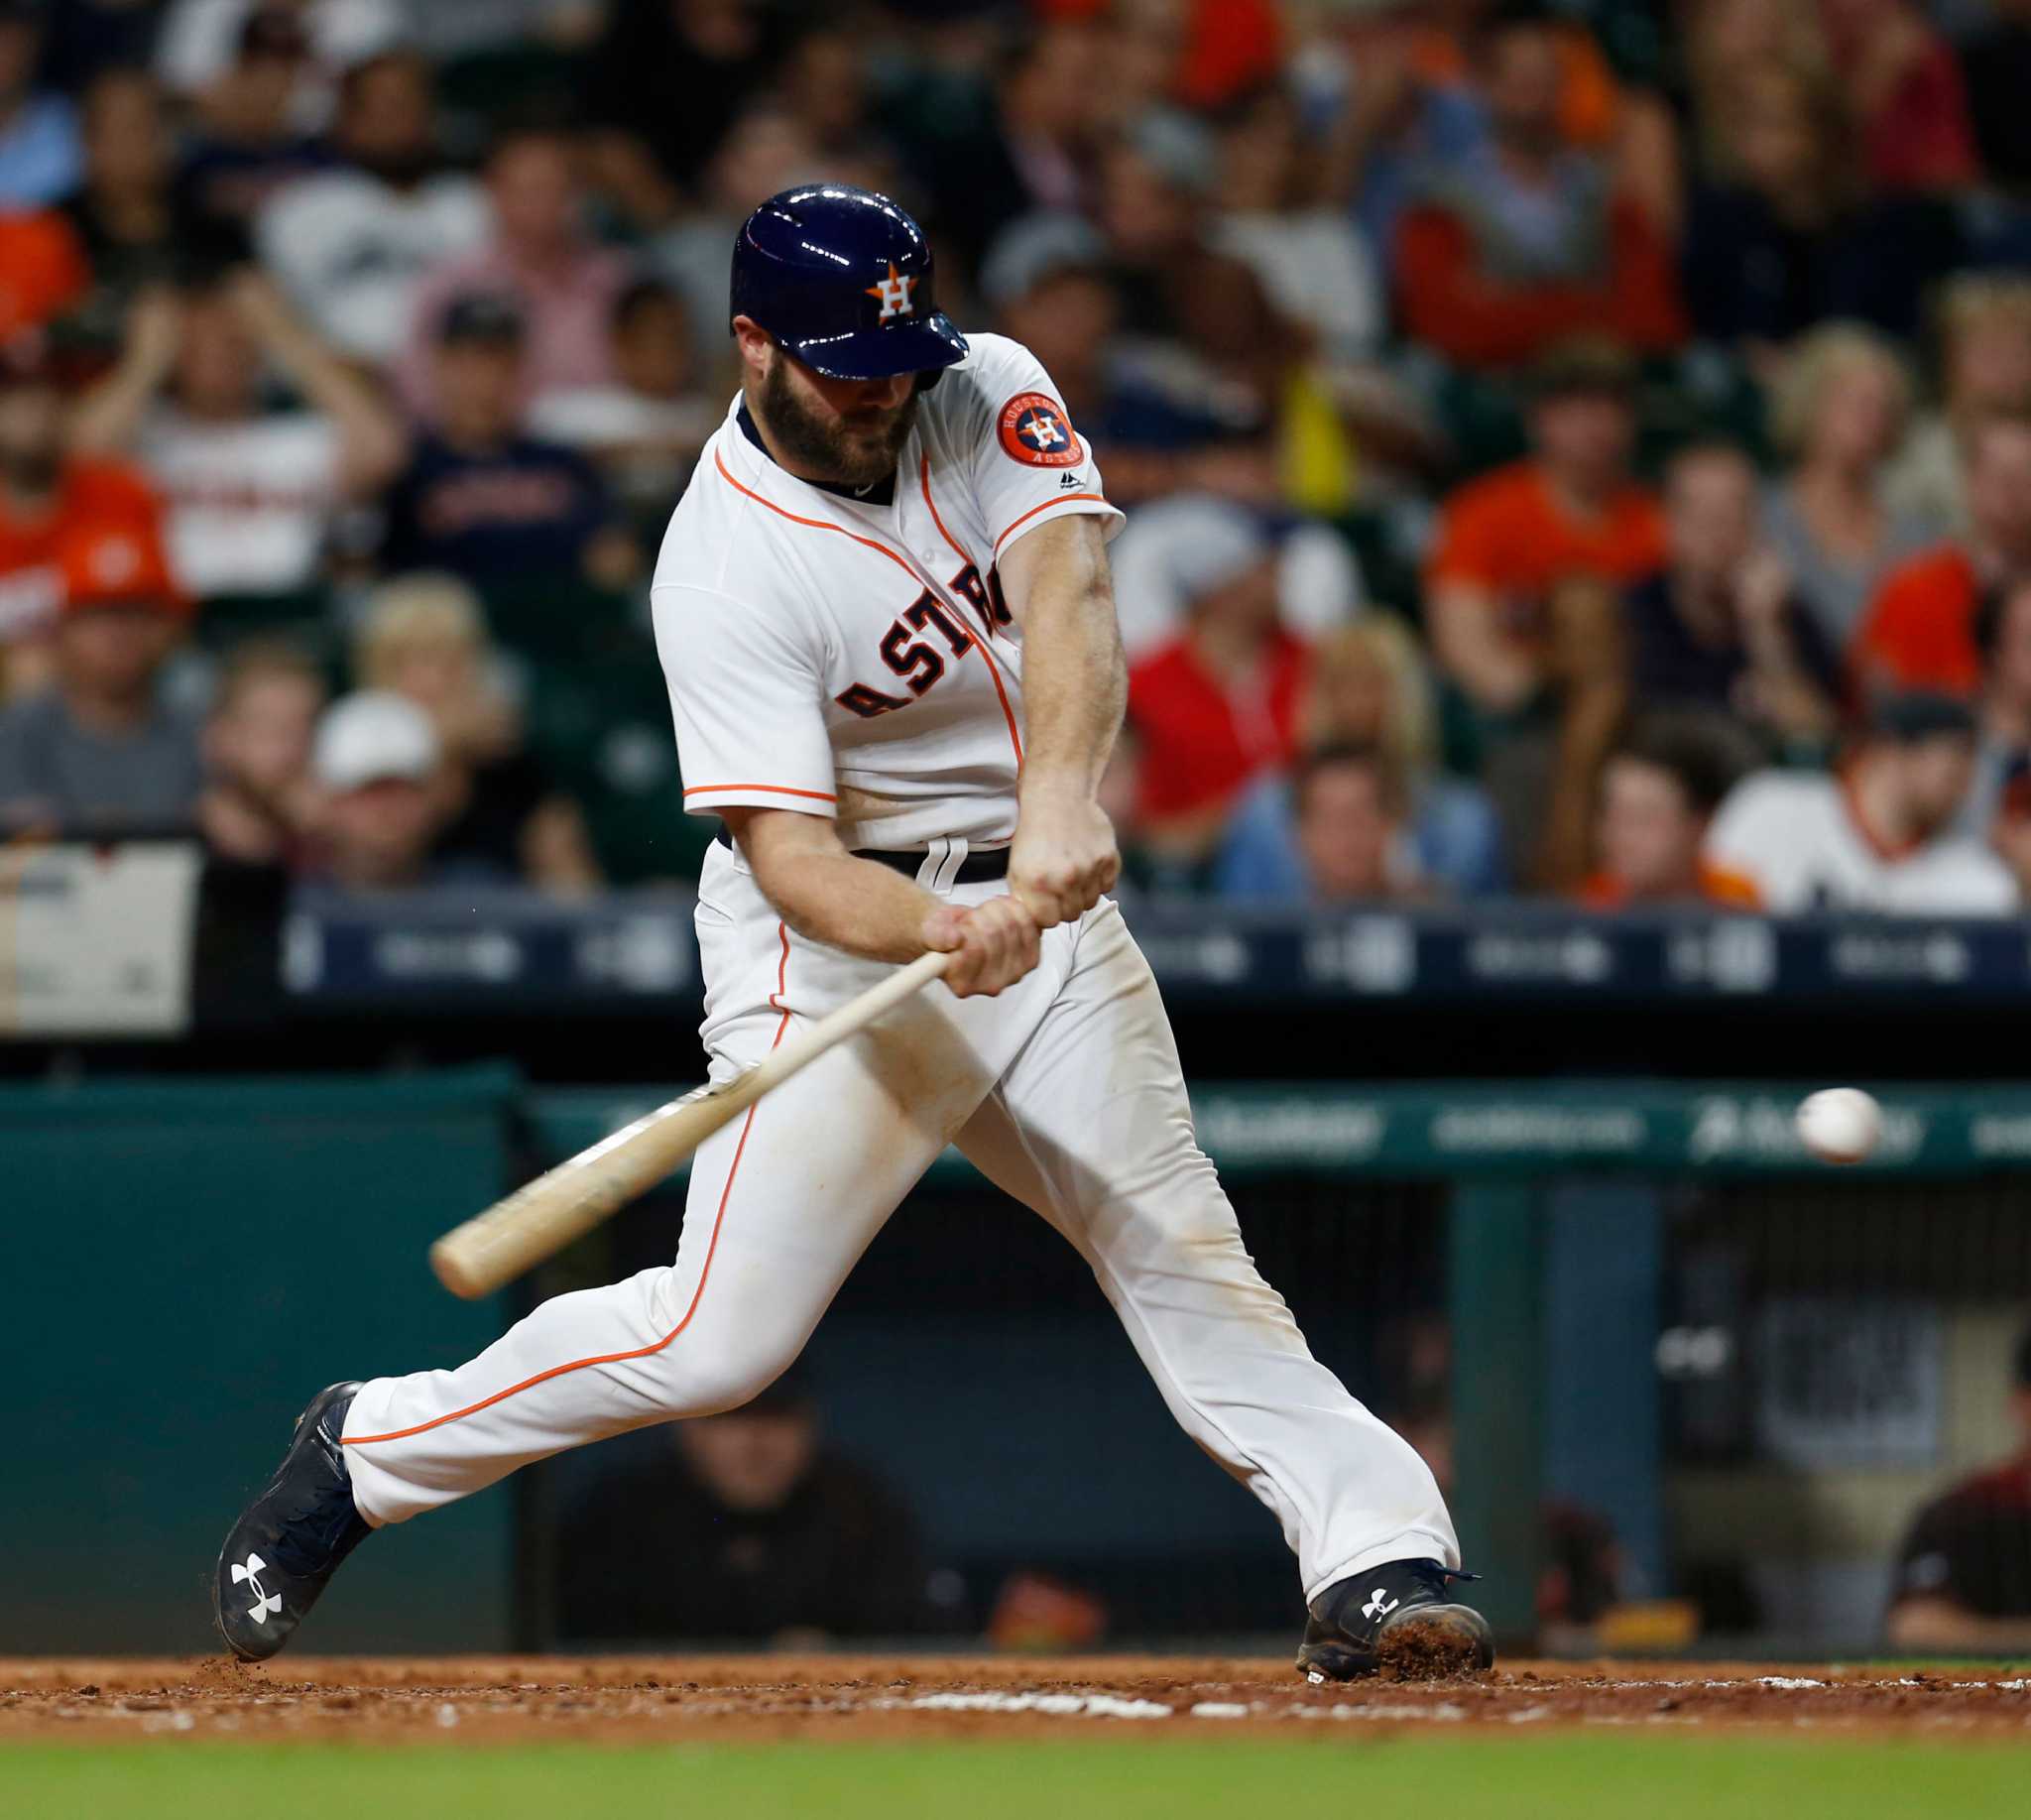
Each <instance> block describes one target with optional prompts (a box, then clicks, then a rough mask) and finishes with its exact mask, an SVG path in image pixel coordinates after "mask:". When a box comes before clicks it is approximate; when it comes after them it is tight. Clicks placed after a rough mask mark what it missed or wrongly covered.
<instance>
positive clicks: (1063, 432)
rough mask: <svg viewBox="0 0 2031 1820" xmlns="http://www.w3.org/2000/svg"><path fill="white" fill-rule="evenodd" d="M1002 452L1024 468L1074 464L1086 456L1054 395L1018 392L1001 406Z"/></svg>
mask: <svg viewBox="0 0 2031 1820" xmlns="http://www.w3.org/2000/svg"><path fill="white" fill-rule="evenodd" d="M1001 431H1002V448H1003V451H1004V452H1005V453H1006V454H1008V455H1010V456H1011V457H1013V458H1014V459H1015V460H1016V461H1020V462H1021V463H1022V464H1023V465H1024V466H1026V467H1076V466H1077V465H1078V464H1079V463H1080V462H1082V461H1084V460H1085V459H1086V451H1085V450H1084V449H1083V448H1081V447H1080V446H1079V438H1078V437H1077V436H1076V435H1075V434H1073V432H1072V420H1071V419H1070V418H1068V417H1067V416H1066V415H1065V408H1064V406H1062V405H1061V404H1059V403H1058V401H1057V400H1056V399H1054V398H1050V397H1047V396H1046V395H1045V394H1043V393H1041V392H1020V393H1017V394H1016V397H1014V398H1012V399H1011V400H1010V401H1009V402H1008V403H1007V404H1006V405H1004V406H1003V407H1002V423H1001Z"/></svg>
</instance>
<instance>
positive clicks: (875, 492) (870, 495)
mask: <svg viewBox="0 0 2031 1820" xmlns="http://www.w3.org/2000/svg"><path fill="white" fill-rule="evenodd" d="M735 421H736V422H737V423H739V425H740V426H741V434H742V435H744V436H746V437H747V438H748V440H749V441H750V442H752V443H754V445H755V446H756V447H757V448H759V449H760V450H761V451H762V453H763V454H764V455H765V456H767V457H768V459H769V460H770V461H772V462H776V457H775V456H774V455H771V454H770V453H769V444H768V443H767V442H765V441H763V440H762V432H761V430H759V429H757V428H756V427H755V420H754V419H753V418H752V417H751V416H749V414H748V401H747V400H746V399H745V398H744V399H742V400H741V406H740V410H739V411H738V412H737V413H736V414H735ZM776 465H777V466H778V467H780V466H781V465H782V464H781V463H780V462H776ZM783 471H784V472H785V473H788V471H789V470H788V469H787V468H785V469H783ZM791 478H792V479H794V480H803V479H804V477H803V476H802V475H801V474H795V475H791ZM804 485H805V486H807V487H816V488H817V489H818V491H819V492H821V493H834V494H837V495H838V496H839V497H840V498H841V499H845V500H851V501H852V502H853V503H854V504H855V505H857V506H893V505H895V503H896V470H895V469H894V468H891V469H890V470H889V472H888V473H886V474H885V475H883V476H882V478H881V479H880V480H878V481H876V482H875V484H874V485H873V486H871V487H869V488H868V489H867V491H866V492H864V493H863V492H856V491H855V490H854V489H853V488H852V487H841V486H835V485H834V484H833V483H832V482H831V481H829V480H804Z"/></svg>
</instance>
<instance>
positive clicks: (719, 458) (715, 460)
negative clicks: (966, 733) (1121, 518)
mask: <svg viewBox="0 0 2031 1820" xmlns="http://www.w3.org/2000/svg"><path fill="white" fill-rule="evenodd" d="M712 465H713V466H714V467H716V468H718V469H719V477H720V479H722V480H724V481H725V482H726V484H727V485H728V486H730V487H732V488H733V490H734V491H735V492H736V493H745V494H746V495H747V496H748V497H749V498H750V499H752V500H753V501H754V502H755V503H756V505H758V506H767V507H768V508H769V510H770V511H771V512H774V513H776V514H777V516H778V517H780V518H786V519H788V520H789V522H790V523H791V524H792V525H806V526H808V527H809V528H810V529H811V530H813V531H836V532H838V533H839V535H840V536H841V537H843V538H851V539H852V540H853V541H854V542H855V543H856V544H865V545H866V546H868V548H870V549H878V550H880V551H881V552H882V554H883V555H885V556H887V557H888V558H889V560H890V561H891V562H893V563H895V564H896V567H897V568H899V569H900V570H901V571H902V572H903V573H904V574H905V575H907V576H908V577H909V578H910V580H912V581H920V582H922V583H923V584H924V586H925V587H927V588H929V589H931V590H932V592H934V593H935V592H937V589H938V584H937V583H936V582H935V581H933V580H932V579H931V578H930V576H928V575H926V574H925V573H924V572H923V571H922V570H921V569H919V568H917V567H915V566H914V565H913V564H911V563H910V562H909V561H907V560H906V559H905V558H903V557H902V556H900V555H898V554H896V551H895V550H893V549H891V548H890V547H889V546H888V545H886V544H884V543H881V542H880V541H879V540H877V539H875V538H864V537H862V536H861V535H860V533H859V532H857V531H849V530H847V528H846V527H845V526H844V525H835V524H834V523H833V522H832V521H831V520H830V519H824V518H799V517H798V516H797V515H796V514H795V513H794V512H787V511H784V510H783V508H782V507H780V506H778V505H777V503H776V502H775V501H774V500H773V499H765V498H763V496H762V495H761V494H760V493H758V492H756V491H755V489H754V488H753V487H744V486H743V485H742V484H741V483H740V482H739V481H738V480H736V479H735V478H734V477H733V474H732V472H731V471H730V470H729V469H728V467H727V464H726V457H725V456H724V455H723V454H721V453H720V451H719V450H718V449H714V450H713V451H712ZM1093 497H1094V498H1098V497H1099V495H1098V494H1095V495H1093ZM1047 503H1049V504H1051V505H1056V504H1057V501H1056V500H1051V501H1049V502H1047ZM1042 509H1043V508H1042V507H1041V506H1039V507H1038V508H1037V510H1038V511H1042ZM931 516H932V517H933V518H935V517H936V516H937V514H936V513H935V512H934V513H933V514H932V515H931ZM1025 516H1026V515H1025ZM1021 522H1022V521H1021V520H1020V519H1017V520H1016V524H1020V523H1021ZM1015 528H1016V526H1015V525H1012V526H1010V527H1009V529H1010V531H1013V530H1015ZM939 529H940V530H941V531H942V530H943V529H944V527H943V526H940V527H939ZM1003 535H1004V536H1005V537H1006V536H1007V535H1008V533H1007V532H1005V533H1004V534H1003ZM945 541H946V542H947V543H948V544H950V543H951V542H952V540H951V539H950V538H947V539H946V540H945ZM953 547H954V548H955V549H957V548H958V547H959V546H957V545H956V544H955V545H953ZM960 553H961V554H962V555H963V554H965V552H964V551H963V550H961V551H960ZM955 623H956V624H957V625H958V627H959V629H960V631H962V632H964V633H965V634H966V639H967V643H968V644H970V645H971V646H972V647H973V648H974V650H976V651H977V652H979V653H980V655H981V656H982V658H984V659H985V660H986V661H987V667H988V674H989V675H990V676H992V677H993V678H994V683H995V693H996V694H997V695H999V696H1000V697H1001V700H1002V718H1003V719H1004V720H1005V721H1007V722H1008V723H1009V744H1010V745H1011V746H1013V747H1014V748H1015V749H1016V772H1017V773H1018V774H1019V773H1020V772H1021V770H1022V735H1021V734H1020V733H1019V732H1017V731H1016V710H1015V709H1014V708H1012V707H1011V706H1010V705H1009V691H1008V689H1007V688H1005V687H1004V686H1003V684H1002V667H1001V666H1000V665H999V664H997V663H996V662H995V654H994V653H993V652H991V651H990V650H989V649H988V648H987V647H986V646H985V645H983V644H982V643H981V642H980V640H979V639H978V638H977V637H975V635H974V630H973V628H972V627H971V626H969V625H968V624H967V623H966V619H965V616H964V615H962V616H961V617H960V618H959V620H958V621H957V622H955Z"/></svg>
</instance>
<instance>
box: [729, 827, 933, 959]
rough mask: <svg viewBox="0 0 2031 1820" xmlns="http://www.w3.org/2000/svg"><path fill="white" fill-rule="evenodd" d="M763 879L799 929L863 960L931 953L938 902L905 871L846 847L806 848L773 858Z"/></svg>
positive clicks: (762, 870)
mask: <svg viewBox="0 0 2031 1820" xmlns="http://www.w3.org/2000/svg"><path fill="white" fill-rule="evenodd" d="M749 857H750V862H751V863H752V862H753V859H754V856H753V854H752V853H751V854H750V856H749ZM755 880H756V883H757V884H759V885H760V886H761V887H762V895H763V896H764V897H766V898H767V899H768V900H769V902H770V903H771V904H772V905H773V906H774V907H775V909H776V912H777V915H779V916H780V917H781V918H782V919H783V921H784V922H786V923H788V924H789V926H790V927H791V928H793V929H794V930H796V932H797V933H798V934H799V935H801V936H803V937H804V938H805V939H806V940H808V941H819V942H823V943H824V944H825V945H826V946H827V947H828V948H839V949H841V950H843V951H844V952H846V953H848V954H857V955H859V956H860V957H861V959H863V960H880V961H894V962H897V963H900V962H903V961H912V960H915V959H916V957H917V956H918V955H919V954H921V953H923V952H924V919H925V917H926V916H928V915H929V914H930V912H931V911H932V910H936V909H937V908H938V901H937V899H935V898H934V897H932V896H931V894H930V893H929V892H927V891H925V890H924V889H923V888H922V887H921V886H920V885H917V884H915V883H914V882H913V881H911V880H909V879H906V878H904V877H903V876H902V875H901V874H900V873H897V872H891V871H890V870H889V868H888V867H887V866H880V865H877V864H876V863H875V862H874V861H873V860H864V859H856V858H855V857H854V856H853V855H852V854H850V853H845V852H840V853H836V854H828V853H802V854H799V855H798V856H797V857H796V859H795V862H794V863H793V864H788V865H777V866H771V865H769V864H768V863H767V862H766V861H765V862H764V863H763V864H762V865H759V866H756V868H755Z"/></svg>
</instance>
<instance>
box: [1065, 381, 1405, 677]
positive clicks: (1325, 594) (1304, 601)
mask: <svg viewBox="0 0 2031 1820" xmlns="http://www.w3.org/2000/svg"><path fill="white" fill-rule="evenodd" d="M1052 376H1053V377H1054V378H1055V377H1056V374H1055V372H1053V375H1052ZM1081 427H1082V428H1083V427H1084V425H1081ZM1114 474H1115V470H1114V466H1113V463H1112V460H1110V464H1109V467H1108V487H1109V492H1110V494H1111V495H1112V493H1113V491H1114ZM1239 528H1246V529H1245V530H1243V529H1239ZM1238 536H1246V537H1247V538H1248V539H1250V541H1252V542H1253V540H1254V539H1255V538H1258V537H1259V538H1267V539H1268V540H1269V542H1270V544H1271V546H1272V553H1273V555H1274V557H1275V561H1276V600H1277V614H1278V617H1279V618H1280V619H1281V621H1282V623H1283V625H1284V626H1285V627H1286V628H1287V629H1288V630H1289V631H1291V632H1292V633H1294V634H1296V636H1297V637H1299V638H1301V639H1304V640H1307V641H1312V640H1316V639H1319V638H1322V637H1324V636H1325V635H1326V634H1327V633H1329V632H1331V631H1333V630H1334V629H1335V628H1336V627H1339V626H1344V625H1346V624H1347V623H1348V621H1350V620H1351V619H1353V618H1354V617H1356V615H1358V614H1359V613H1360V612H1361V611H1362V607H1363V601H1364V593H1365V590H1364V586H1363V582H1362V574H1361V566H1360V564H1359V563H1358V562H1356V560H1355V558H1354V552H1353V551H1352V550H1350V549H1349V548H1348V546H1347V544H1346V542H1345V541H1344V540H1343V539H1342V538H1340V537H1339V536H1338V535H1337V534H1336V533H1334V532H1331V531H1328V530H1327V529H1326V528H1325V527H1324V526H1322V525H1313V524H1307V523H1305V522H1303V521H1299V522H1298V523H1295V524H1291V525H1288V526H1285V527H1281V528H1272V526H1271V525H1270V523H1269V521H1267V520H1265V519H1263V518H1261V517H1260V516H1259V515H1257V514H1256V513H1254V512H1252V511H1250V510H1249V509H1248V508H1246V507H1242V506H1236V505H1234V504H1233V503H1231V502H1229V501H1227V500H1223V499H1218V498H1215V497H1214V496H1213V495H1211V494H1208V493H1178V494H1174V495H1173V496H1172V497H1170V498H1169V499H1164V500H1159V501H1157V502H1156V503H1155V504H1153V505H1149V506H1145V507H1144V508H1143V509H1142V510H1141V511H1140V512H1137V513H1136V514H1135V517H1134V518H1132V519H1131V520H1130V521H1129V524H1128V528H1127V529H1126V530H1124V531H1123V533H1122V535H1121V537H1120V538H1119V539H1118V540H1117V541H1116V543H1115V546H1114V547H1113V549H1111V550H1110V551H1109V552H1108V553H1109V556H1110V562H1111V567H1112V569H1113V572H1114V583H1115V612H1116V616H1117V618H1118V619H1119V621H1120V624H1121V628H1122V648H1123V649H1124V650H1125V651H1126V652H1127V653H1128V654H1129V662H1130V663H1131V664H1134V663H1135V662H1136V660H1138V659H1140V658H1145V657H1148V656H1150V655H1151V654H1152V653H1154V652H1156V651H1158V650H1160V649H1161V648H1162V647H1163V646H1165V645H1168V644H1169V643H1170V642H1171V641H1172V640H1173V639H1175V638H1176V637H1177V635H1178V633H1179V632H1180V631H1181V630H1182V629H1183V627H1184V625H1185V621H1186V618H1187V616H1188V614H1189V611H1190V604H1191V601H1190V596H1191V593H1192V589H1193V586H1194V582H1195V578H1196V577H1197V576H1199V575H1200V574H1202V573H1204V572H1205V569H1206V566H1207V564H1208V563H1209V562H1211V563H1214V564H1218V563H1219V562H1221V561H1222V560H1224V559H1225V557H1226V554H1227V552H1228V551H1230V550H1232V549H1233V548H1235V547H1236V539H1237V537H1238Z"/></svg>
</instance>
